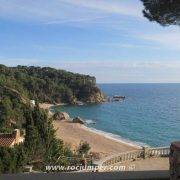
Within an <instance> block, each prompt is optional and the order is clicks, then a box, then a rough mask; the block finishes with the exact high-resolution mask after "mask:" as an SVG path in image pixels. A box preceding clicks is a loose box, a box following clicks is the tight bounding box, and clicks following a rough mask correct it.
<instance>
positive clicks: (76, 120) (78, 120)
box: [72, 117, 84, 124]
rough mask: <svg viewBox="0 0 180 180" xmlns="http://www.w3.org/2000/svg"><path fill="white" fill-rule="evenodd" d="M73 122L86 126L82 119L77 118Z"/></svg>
mask: <svg viewBox="0 0 180 180" xmlns="http://www.w3.org/2000/svg"><path fill="white" fill-rule="evenodd" d="M72 122H73V123H79V124H84V121H83V120H82V119H81V118H80V117H75V118H74V119H73V121H72Z"/></svg>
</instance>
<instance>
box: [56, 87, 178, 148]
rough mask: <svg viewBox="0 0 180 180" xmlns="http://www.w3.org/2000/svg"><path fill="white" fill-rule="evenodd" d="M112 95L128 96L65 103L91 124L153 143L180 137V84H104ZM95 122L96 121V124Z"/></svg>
mask: <svg viewBox="0 0 180 180" xmlns="http://www.w3.org/2000/svg"><path fill="white" fill-rule="evenodd" d="M99 87H100V88H101V89H102V91H103V92H104V93H105V94H106V95H108V96H113V95H115V94H118V95H122V96H126V99H125V101H123V102H110V103H108V102H107V103H103V104H97V105H95V104H94V105H84V106H63V107H62V106H61V107H60V108H59V107H56V108H55V110H56V111H58V110H59V111H67V112H68V113H69V114H70V115H71V116H72V117H74V116H80V117H82V118H83V119H85V120H86V121H87V123H88V126H89V127H91V128H95V129H98V130H101V131H104V132H108V133H112V134H115V135H118V136H120V137H122V138H124V139H127V140H131V141H135V142H140V143H144V144H147V145H150V146H166V145H169V144H170V142H172V141H176V140H180V84H100V85H99ZM92 122H93V123H95V124H93V123H92Z"/></svg>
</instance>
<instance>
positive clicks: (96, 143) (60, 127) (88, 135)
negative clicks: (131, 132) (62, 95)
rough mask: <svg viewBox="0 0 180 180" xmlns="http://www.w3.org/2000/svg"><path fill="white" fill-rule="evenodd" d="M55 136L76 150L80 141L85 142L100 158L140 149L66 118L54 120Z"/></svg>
mask: <svg viewBox="0 0 180 180" xmlns="http://www.w3.org/2000/svg"><path fill="white" fill-rule="evenodd" d="M53 125H54V128H55V129H56V137H57V138H60V139H62V140H63V141H64V142H65V144H67V145H68V146H69V147H70V148H71V149H72V150H76V149H77V147H78V146H79V144H80V143H81V142H87V143H88V144H89V145H90V147H91V150H90V152H93V153H97V154H99V155H100V159H101V158H103V157H106V156H110V155H114V154H117V153H121V152H127V151H133V150H137V149H140V148H141V147H140V146H136V145H134V144H130V143H127V142H124V141H122V140H118V139H114V138H112V137H110V136H107V135H105V134H103V133H100V132H97V131H94V130H92V129H90V128H88V127H86V126H84V125H81V124H79V123H72V122H70V121H67V120H62V121H58V120H57V121H54V122H53Z"/></svg>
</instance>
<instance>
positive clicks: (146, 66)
mask: <svg viewBox="0 0 180 180" xmlns="http://www.w3.org/2000/svg"><path fill="white" fill-rule="evenodd" d="M142 8H143V7H142V4H141V2H140V0H0V63H1V64H6V65H10V66H14V65H17V64H21V65H35V66H36V65H37V66H51V67H55V68H60V69H66V70H70V71H73V72H79V73H85V74H90V75H94V76H96V78H97V82H106V83H109V82H122V83H126V82H127V83H128V82H180V28H179V27H176V26H171V27H166V28H165V27H161V26H160V25H158V24H156V23H151V22H149V21H148V20H147V19H145V18H144V17H143V15H142Z"/></svg>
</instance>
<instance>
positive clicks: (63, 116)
mask: <svg viewBox="0 0 180 180" xmlns="http://www.w3.org/2000/svg"><path fill="white" fill-rule="evenodd" d="M53 119H54V120H60V121H61V120H70V116H69V114H68V113H66V112H57V113H55V114H54V115H53Z"/></svg>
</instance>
